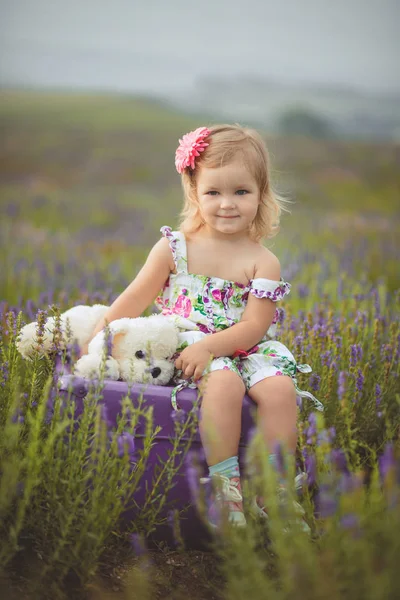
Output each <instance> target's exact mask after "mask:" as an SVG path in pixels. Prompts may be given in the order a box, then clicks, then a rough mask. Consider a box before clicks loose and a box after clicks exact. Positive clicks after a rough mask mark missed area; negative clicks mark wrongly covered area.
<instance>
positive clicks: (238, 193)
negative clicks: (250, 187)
mask: <svg viewBox="0 0 400 600" xmlns="http://www.w3.org/2000/svg"><path fill="white" fill-rule="evenodd" d="M236 193H237V195H238V196H245V195H246V194H248V193H249V192H248V191H247V190H237V192H236Z"/></svg>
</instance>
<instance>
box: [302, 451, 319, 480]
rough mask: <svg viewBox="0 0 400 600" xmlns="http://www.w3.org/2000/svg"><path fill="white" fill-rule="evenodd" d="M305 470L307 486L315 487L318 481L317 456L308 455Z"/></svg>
mask: <svg viewBox="0 0 400 600" xmlns="http://www.w3.org/2000/svg"><path fill="white" fill-rule="evenodd" d="M305 468H306V473H307V484H308V485H310V486H311V485H314V483H315V482H316V480H317V461H316V458H315V454H309V453H307V457H306V460H305Z"/></svg>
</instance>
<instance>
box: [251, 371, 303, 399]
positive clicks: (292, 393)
mask: <svg viewBox="0 0 400 600" xmlns="http://www.w3.org/2000/svg"><path fill="white" fill-rule="evenodd" d="M248 393H249V396H250V398H252V399H253V400H254V401H255V402H259V401H262V400H263V399H266V400H269V401H273V400H274V399H276V400H277V401H280V402H282V400H283V399H284V398H287V399H288V400H290V401H291V400H293V401H294V402H296V388H295V387H294V383H293V379H292V378H291V377H290V376H289V375H274V376H272V377H266V378H265V379H262V380H261V381H259V382H258V383H256V384H255V385H254V386H252V387H251V388H250V390H249V392H248Z"/></svg>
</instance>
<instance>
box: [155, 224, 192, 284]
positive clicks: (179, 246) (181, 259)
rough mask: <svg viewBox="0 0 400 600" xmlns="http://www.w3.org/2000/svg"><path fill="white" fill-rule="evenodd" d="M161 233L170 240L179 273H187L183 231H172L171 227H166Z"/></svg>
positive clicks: (162, 228)
mask: <svg viewBox="0 0 400 600" xmlns="http://www.w3.org/2000/svg"><path fill="white" fill-rule="evenodd" d="M160 232H161V233H162V235H163V236H164V237H166V238H167V239H168V242H169V247H170V248H171V252H172V256H173V259H174V263H175V268H176V272H177V273H187V272H188V271H187V254H186V240H185V236H184V234H183V233H182V232H181V231H172V229H171V227H168V226H167V225H164V226H163V227H161V229H160Z"/></svg>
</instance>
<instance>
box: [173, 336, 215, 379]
mask: <svg viewBox="0 0 400 600" xmlns="http://www.w3.org/2000/svg"><path fill="white" fill-rule="evenodd" d="M211 359H212V354H211V352H210V351H209V350H207V348H206V347H205V346H204V345H203V344H202V342H196V343H194V344H191V345H190V346H188V347H187V348H185V349H184V350H183V352H181V354H180V355H179V357H178V358H177V359H176V361H175V367H176V368H177V369H181V371H182V378H183V379H190V377H193V380H194V381H197V380H198V379H200V378H201V377H202V375H203V372H204V369H205V368H206V367H207V365H208V363H209V362H210V361H211Z"/></svg>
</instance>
